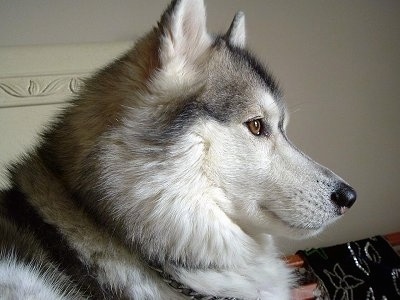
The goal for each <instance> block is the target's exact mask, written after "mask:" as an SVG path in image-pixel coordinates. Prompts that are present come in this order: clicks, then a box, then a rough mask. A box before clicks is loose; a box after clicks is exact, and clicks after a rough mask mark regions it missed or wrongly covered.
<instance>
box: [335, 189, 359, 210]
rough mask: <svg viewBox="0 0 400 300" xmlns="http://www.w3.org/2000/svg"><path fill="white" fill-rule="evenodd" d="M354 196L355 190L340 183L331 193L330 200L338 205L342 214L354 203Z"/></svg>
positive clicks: (355, 195) (355, 194)
mask: <svg viewBox="0 0 400 300" xmlns="http://www.w3.org/2000/svg"><path fill="white" fill-rule="evenodd" d="M356 198H357V193H356V191H355V190H354V189H353V188H352V187H351V186H349V185H347V184H345V183H340V184H339V185H338V186H337V188H336V190H335V191H334V192H333V193H332V194H331V200H332V202H333V203H335V204H336V205H337V206H339V207H340V213H341V214H344V213H345V212H346V211H347V210H348V209H349V208H350V207H351V206H352V205H353V204H354V202H355V201H356Z"/></svg>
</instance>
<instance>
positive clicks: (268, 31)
mask: <svg viewBox="0 0 400 300" xmlns="http://www.w3.org/2000/svg"><path fill="white" fill-rule="evenodd" d="M167 2H168V1H166V0H163V1H148V0H131V1H105V0H103V1H99V0H85V1H71V0H63V1H61V0H58V1H55V0H43V1H41V0H33V1H27V0H26V1H15V0H1V1H0V46H11V45H26V44H28V45H30V44H54V43H56V44H58V43H82V42H105V41H117V40H129V39H132V38H134V37H137V36H138V35H140V34H141V33H143V32H144V31H145V30H147V29H149V28H150V26H152V25H153V24H155V20H156V19H157V18H158V16H159V14H160V12H161V11H162V9H163V8H164V7H165V5H166V4H167ZM207 6H208V15H209V28H210V29H211V30H213V31H215V30H217V31H220V30H225V28H226V27H227V26H228V25H229V22H230V18H231V17H232V16H233V14H234V12H235V11H237V10H243V11H244V12H245V13H246V16H247V25H248V39H249V45H250V46H251V48H252V49H254V51H255V52H256V53H257V54H258V55H259V56H260V57H261V58H262V59H263V60H264V61H266V62H268V64H269V66H270V68H271V69H272V70H273V72H274V73H275V75H276V76H277V77H278V78H279V80H280V82H281V84H282V86H283V88H284V90H285V92H286V99H287V102H288V105H289V109H290V111H291V112H292V116H291V123H290V125H289V136H290V137H291V138H292V139H293V140H294V141H295V142H296V143H297V144H298V145H299V146H300V147H301V148H302V149H303V150H304V151H305V152H307V153H308V154H309V155H310V156H312V157H313V158H315V159H316V160H317V161H319V162H320V163H322V164H325V165H327V166H329V167H330V168H332V169H333V170H334V171H336V172H337V173H338V174H340V175H341V176H342V177H344V178H345V179H346V180H348V181H349V182H350V183H351V184H352V185H353V186H354V187H355V188H356V189H357V191H358V195H359V199H358V202H357V203H356V205H355V206H354V208H353V209H352V210H351V211H350V212H349V213H348V214H346V216H345V217H344V218H343V219H342V220H340V221H339V222H337V223H336V224H334V225H333V226H331V227H330V228H329V229H328V230H327V231H326V232H325V233H324V234H322V235H320V236H319V237H317V238H314V239H312V240H308V241H305V242H304V241H303V242H296V241H288V240H283V241H282V245H283V246H284V249H285V251H293V250H295V249H298V248H303V247H306V246H307V247H308V246H321V245H328V244H334V243H338V242H343V241H346V240H349V239H356V238H362V237H367V236H370V235H375V234H384V233H389V232H392V231H398V230H400V216H399V215H400V197H399V196H398V195H397V194H398V192H399V190H398V187H399V184H400V160H399V158H398V156H399V154H400V138H399V137H400V121H399V117H398V114H399V113H400V99H399V95H400V1H366V0H365V1H364V0H363V1H347V0H340V1H333V0H331V1H322V0H321V1H294V0H293V1H282V0H279V1H278V0H275V1H265V0H257V1H239V0H236V1H229V0H218V1H215V0H214V1H211V0H210V1H207ZM0 60H1V57H0ZM0 121H1V120H0ZM2 121H3V122H6V121H5V119H4V118H3V120H2ZM7 122H14V120H13V119H12V118H9V119H7ZM15 122H18V121H17V120H15ZM26 126H29V120H27V125H26ZM1 130H2V129H1V128H0V133H1V135H2V136H4V133H2V132H1ZM15 135H18V132H15ZM1 145H2V144H1V141H0V155H1Z"/></svg>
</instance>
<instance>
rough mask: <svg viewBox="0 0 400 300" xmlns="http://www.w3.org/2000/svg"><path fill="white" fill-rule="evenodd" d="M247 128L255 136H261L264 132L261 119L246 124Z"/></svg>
mask: <svg viewBox="0 0 400 300" xmlns="http://www.w3.org/2000/svg"><path fill="white" fill-rule="evenodd" d="M246 125H247V128H248V129H249V130H250V132H251V133H252V134H254V135H260V134H261V131H262V123H261V120H260V119H256V120H251V121H248V122H246Z"/></svg>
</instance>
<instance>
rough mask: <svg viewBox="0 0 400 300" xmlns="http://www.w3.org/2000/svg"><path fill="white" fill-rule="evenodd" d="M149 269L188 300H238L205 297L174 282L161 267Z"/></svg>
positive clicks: (236, 299) (235, 299) (237, 299)
mask: <svg viewBox="0 0 400 300" xmlns="http://www.w3.org/2000/svg"><path fill="white" fill-rule="evenodd" d="M150 268H151V269H152V270H154V271H156V272H157V273H158V274H159V275H160V276H161V278H162V280H163V281H164V282H165V283H167V284H168V285H169V286H170V287H171V288H172V289H173V290H175V291H176V292H178V293H180V294H182V295H184V296H187V297H188V299H193V300H240V299H239V298H235V297H218V296H207V295H202V294H200V293H198V292H196V291H195V290H192V289H191V288H190V287H188V286H186V285H184V284H182V283H180V282H178V281H176V280H175V279H174V278H173V277H172V276H171V275H170V274H168V273H167V272H165V271H164V270H163V269H162V267H161V266H154V265H152V264H150Z"/></svg>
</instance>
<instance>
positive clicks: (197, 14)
mask: <svg viewBox="0 0 400 300" xmlns="http://www.w3.org/2000/svg"><path fill="white" fill-rule="evenodd" d="M159 30H160V49H159V56H160V57H159V58H160V63H161V66H162V67H163V66H165V65H167V64H168V63H169V62H171V61H172V60H174V59H176V58H178V59H183V60H184V61H194V60H195V59H196V58H197V57H198V56H199V55H200V54H201V53H202V52H203V51H204V50H205V49H206V47H208V46H209V45H210V37H209V35H208V33H207V29H206V12H205V7H204V2H203V0H174V1H173V2H172V3H171V4H170V5H169V7H168V8H167V10H166V11H165V12H164V14H163V16H162V17H161V21H160V23H159Z"/></svg>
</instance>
